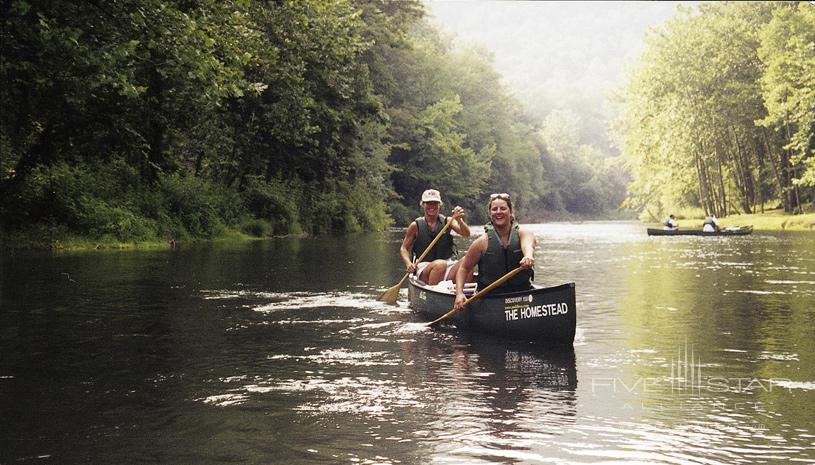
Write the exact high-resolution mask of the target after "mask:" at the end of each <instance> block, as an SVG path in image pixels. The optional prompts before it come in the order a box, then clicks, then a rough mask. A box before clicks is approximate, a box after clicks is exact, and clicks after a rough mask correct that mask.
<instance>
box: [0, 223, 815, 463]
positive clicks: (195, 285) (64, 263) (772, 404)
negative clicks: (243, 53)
mask: <svg viewBox="0 0 815 465" xmlns="http://www.w3.org/2000/svg"><path fill="white" fill-rule="evenodd" d="M530 228H531V229H532V230H534V232H535V234H536V236H537V239H538V246H537V250H536V282H537V283H539V284H543V285H556V284H561V283H564V282H575V283H576V291H577V321H578V323H577V326H578V328H577V337H576V341H575V343H574V347H573V349H552V348H545V347H539V346H535V345H529V344H519V343H508V342H504V341H499V340H494V339H490V338H486V337H484V336H478V335H471V334H462V333H459V332H458V331H456V330H455V329H453V328H442V329H419V327H420V326H421V325H416V324H414V323H415V322H416V321H417V320H416V319H415V317H414V316H413V314H412V313H411V311H410V309H409V308H407V303H406V292H405V290H403V294H402V296H401V298H400V301H399V304H398V305H397V306H390V305H386V304H383V303H380V302H377V301H376V300H375V298H376V296H377V295H378V294H379V293H381V292H382V291H384V290H385V289H386V288H388V287H390V286H392V285H393V284H395V283H396V282H397V281H398V280H399V279H400V278H401V276H402V272H403V271H402V266H401V265H400V262H399V260H398V256H397V249H398V247H399V243H400V241H401V238H402V235H403V231H400V230H393V231H389V232H386V233H375V234H363V235H354V236H348V237H319V238H305V239H304V238H276V239H270V240H262V241H252V242H244V243H207V244H189V245H188V244H180V245H179V247H177V248H176V249H173V250H169V249H168V250H157V251H156V250H153V251H87V252H77V253H53V254H52V253H35V252H26V253H20V252H17V253H14V254H8V253H6V254H5V255H3V257H2V267H1V268H0V269H1V271H2V275H0V463H3V464H11V463H37V464H39V463H60V464H83V463H88V464H138V463H151V464H182V463H190V464H192V463H195V464H215V463H258V464H262V463H269V464H272V463H280V464H291V463H297V464H323V463H324V464H333V463H353V464H396V463H401V464H420V463H421V464H424V463H444V464H482V463H483V464H495V463H500V464H505V463H506V464H515V463H524V464H527V463H529V464H536V463H615V462H619V463H623V462H624V463H629V464H630V463H700V464H701V463H704V464H716V463H721V464H734V463H793V462H798V463H813V462H815V421H813V418H815V337H813V334H815V234H813V233H810V232H777V233H767V232H761V231H758V232H755V233H753V234H752V235H750V236H744V237H729V238H723V237H714V238H704V237H648V236H647V235H646V234H645V228H644V227H643V226H642V225H640V224H636V223H623V222H588V223H581V224H576V223H552V224H544V225H531V226H530ZM458 240H461V239H458ZM466 242H467V241H464V240H461V243H460V247H462V248H463V247H465V246H466Z"/></svg>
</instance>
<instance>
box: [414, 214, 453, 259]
mask: <svg viewBox="0 0 815 465" xmlns="http://www.w3.org/2000/svg"><path fill="white" fill-rule="evenodd" d="M414 221H416V226H418V228H417V229H418V231H417V232H416V240H414V241H413V247H412V248H411V255H412V257H411V258H412V259H413V260H416V259H417V258H418V257H419V256H420V255H422V254H423V253H424V251H425V249H427V246H429V245H430V243H431V242H433V239H435V238H436V235H437V234H438V233H439V230H441V228H443V227H444V225H445V224H447V218H445V217H444V216H442V215H439V220H438V221H437V222H436V228H435V229H434V230H433V231H431V230H430V227H429V226H428V225H427V221H425V219H424V217H423V216H420V217H419V218H416V219H415V220H414ZM455 253H456V245H455V244H454V243H453V235H452V234H451V228H447V230H446V231H444V234H442V235H441V237H440V238H439V241H438V242H436V245H434V246H433V248H432V249H431V250H430V252H428V253H427V255H425V257H424V258H423V259H422V261H423V262H432V261H433V260H438V259H443V260H447V259H448V258H450V257H452V256H453V255H454V254H455Z"/></svg>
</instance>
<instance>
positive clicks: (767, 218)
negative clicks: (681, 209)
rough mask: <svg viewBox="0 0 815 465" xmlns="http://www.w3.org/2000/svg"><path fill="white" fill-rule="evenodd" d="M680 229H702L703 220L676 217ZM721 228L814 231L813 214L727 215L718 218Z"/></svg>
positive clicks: (774, 211) (768, 213) (771, 212)
mask: <svg viewBox="0 0 815 465" xmlns="http://www.w3.org/2000/svg"><path fill="white" fill-rule="evenodd" d="M677 219H678V222H679V227H680V228H681V229H702V224H703V223H704V221H705V220H704V218H701V217H683V215H677ZM719 224H720V225H721V226H722V227H723V228H726V227H731V226H747V225H753V229H754V230H756V231H815V212H808V213H804V214H803V215H790V214H786V213H784V211H783V210H767V211H765V212H764V213H754V214H749V215H729V216H727V217H725V218H719Z"/></svg>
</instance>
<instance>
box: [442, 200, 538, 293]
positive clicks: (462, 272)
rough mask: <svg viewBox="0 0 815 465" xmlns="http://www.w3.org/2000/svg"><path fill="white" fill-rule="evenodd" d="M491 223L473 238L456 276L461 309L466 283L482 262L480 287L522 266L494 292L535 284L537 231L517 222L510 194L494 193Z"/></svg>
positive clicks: (513, 289) (479, 268)
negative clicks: (480, 234)
mask: <svg viewBox="0 0 815 465" xmlns="http://www.w3.org/2000/svg"><path fill="white" fill-rule="evenodd" d="M487 208H488V209H489V213H490V224H489V225H487V226H485V228H484V229H485V231H486V233H485V234H484V235H483V236H481V237H479V238H478V239H476V240H475V241H473V243H472V244H471V245H470V248H469V249H468V250H467V254H466V255H465V256H464V258H462V259H461V260H460V267H459V269H458V276H457V279H456V302H455V305H454V307H453V308H455V309H460V308H461V307H463V306H464V301H465V300H467V298H466V296H465V295H464V283H465V282H467V280H468V277H470V276H472V275H473V271H474V268H475V266H476V265H478V289H479V290H480V289H484V288H486V287H487V286H489V285H490V284H492V283H493V282H495V281H497V280H498V279H499V278H501V277H502V276H504V275H505V274H507V273H509V272H510V271H512V270H514V269H515V268H518V267H522V268H524V270H523V271H521V272H520V273H518V274H516V275H515V276H513V277H512V278H511V279H509V280H508V281H507V282H506V283H504V284H502V285H500V286H498V287H497V288H495V290H494V292H496V293H500V292H513V291H520V290H527V289H530V288H531V287H532V278H533V277H534V271H533V267H534V266H535V258H534V255H535V235H534V234H532V232H530V231H527V230H525V229H524V228H522V227H520V225H518V224H517V223H516V222H515V215H514V214H513V211H512V199H511V198H510V196H509V194H492V195H491V196H490V201H489V203H488V204H487Z"/></svg>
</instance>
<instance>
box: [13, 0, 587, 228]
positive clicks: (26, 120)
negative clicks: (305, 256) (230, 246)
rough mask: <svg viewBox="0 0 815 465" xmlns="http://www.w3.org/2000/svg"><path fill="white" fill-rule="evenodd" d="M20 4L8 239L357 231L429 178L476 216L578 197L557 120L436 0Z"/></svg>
mask: <svg viewBox="0 0 815 465" xmlns="http://www.w3.org/2000/svg"><path fill="white" fill-rule="evenodd" d="M2 8H3V32H2V34H3V36H2V68H1V69H0V71H1V72H2V77H3V82H4V86H3V90H2V101H1V102H0V104H2V131H1V132H0V191H1V192H2V200H0V218H2V220H1V221H2V228H3V230H4V233H5V235H10V236H12V237H13V236H14V235H15V234H27V235H34V236H39V237H43V238H45V237H47V238H50V239H53V238H54V237H62V236H70V235H79V236H85V237H90V238H95V239H96V238H98V239H100V240H108V241H141V240H158V239H166V238H176V239H179V240H181V239H185V238H189V237H212V236H215V235H218V234H220V233H221V232H223V231H224V230H225V229H227V228H235V227H240V228H241V229H243V230H244V231H246V232H249V233H252V234H260V235H268V234H286V233H302V232H305V233H312V234H321V233H345V232H351V231H358V230H375V229H382V228H384V227H386V226H388V225H389V224H394V223H395V224H397V225H399V224H406V222H407V221H408V220H409V219H410V218H412V217H414V216H415V215H416V214H417V212H418V208H417V201H418V198H419V194H420V192H421V191H422V190H424V189H426V188H429V187H434V188H437V189H440V190H441V191H442V192H443V194H444V197H445V199H446V200H447V203H448V205H449V206H450V207H452V205H453V204H462V205H464V206H466V207H468V208H470V209H471V217H472V220H473V221H478V220H480V218H481V214H482V212H481V210H483V208H482V205H483V199H484V197H485V196H486V195H487V194H488V193H489V192H493V191H502V192H503V191H507V192H511V193H513V195H514V196H515V198H516V204H517V205H518V207H519V208H521V209H523V208H529V209H532V208H541V207H540V206H541V200H542V199H545V198H553V199H558V198H560V193H559V190H558V189H557V187H555V186H552V185H551V183H550V184H547V183H546V182H544V181H543V177H542V176H543V172H544V168H543V164H542V158H545V157H546V156H547V152H546V150H545V148H544V143H543V138H542V136H541V134H540V124H539V122H536V121H533V120H531V119H530V118H529V117H528V116H525V114H524V111H523V109H522V106H521V104H520V103H519V102H517V101H515V100H513V99H512V98H510V97H509V96H508V94H507V93H506V92H505V90H504V89H503V88H502V87H501V85H500V84H499V76H498V75H497V74H496V72H495V71H494V70H493V68H492V65H491V63H490V58H489V57H488V56H485V54H483V52H481V51H479V50H477V49H473V50H468V51H463V52H462V51H458V52H455V53H453V52H452V51H451V49H450V44H449V41H448V39H446V38H445V37H444V36H443V34H441V33H440V31H438V30H436V29H434V28H433V27H431V26H429V25H428V23H427V22H426V20H425V19H424V10H423V6H422V4H421V3H419V2H415V1H400V2H379V1H373V0H354V1H337V2H323V1H316V0H315V1H296V2H295V1H292V2H270V3H265V2H250V1H242V0H229V1H220V0H219V1H215V0H210V1H199V2H184V1H173V0H148V1H143V0H138V1H136V0H124V1H117V2H94V1H90V2H71V1H51V2H26V1H19V0H18V1H9V2H4V3H3V6H2ZM557 164H558V161H556V160H555V161H551V163H550V165H551V168H552V169H556V167H557ZM594 171H596V170H594V169H593V168H590V169H588V171H586V173H580V174H579V176H588V177H587V178H585V179H581V180H580V183H578V184H583V183H585V182H587V181H589V180H590V178H591V173H593V172H594ZM569 189H572V187H570V188H569ZM547 194H553V195H551V196H547ZM579 195H580V194H579V192H575V193H568V194H566V196H579ZM595 204H596V202H595V203H592V204H591V206H590V207H587V210H586V211H594V210H593V209H595V210H596V209H598V208H601V207H599V206H598V205H595ZM551 206H552V207H553V208H559V207H562V205H561V204H560V203H559V201H558V200H555V201H553V202H551ZM597 211H599V210H597Z"/></svg>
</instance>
